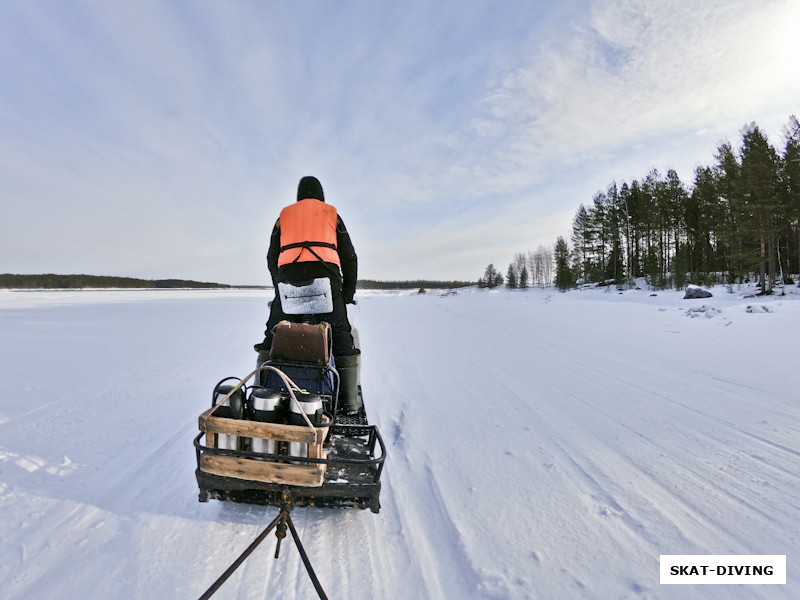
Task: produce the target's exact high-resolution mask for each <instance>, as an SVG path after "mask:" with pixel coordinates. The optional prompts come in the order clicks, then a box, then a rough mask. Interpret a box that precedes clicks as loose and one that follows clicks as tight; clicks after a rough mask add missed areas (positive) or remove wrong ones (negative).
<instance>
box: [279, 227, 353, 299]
mask: <svg viewBox="0 0 800 600" xmlns="http://www.w3.org/2000/svg"><path fill="white" fill-rule="evenodd" d="M336 251H337V252H338V254H339V261H340V262H341V263H342V269H341V273H340V271H339V267H338V265H335V264H333V263H323V262H320V261H311V262H298V263H290V264H288V265H283V266H282V267H280V268H278V255H279V254H280V253H281V220H280V219H278V220H277V221H275V227H273V228H272V235H271V236H270V240H269V252H268V253H267V266H268V267H269V272H270V275H272V285H273V286H274V287H275V289H277V288H278V282H279V281H280V282H287V283H300V282H302V281H308V280H309V279H315V278H317V277H330V279H331V283H332V284H333V285H334V287H338V288H339V289H341V292H342V296H344V301H345V302H347V303H351V302H352V301H353V296H354V295H355V293H356V282H357V280H358V257H357V256H356V251H355V249H354V248H353V242H351V241H350V234H349V233H347V228H346V227H345V226H344V221H342V218H341V217H339V216H338V215H337V217H336Z"/></svg>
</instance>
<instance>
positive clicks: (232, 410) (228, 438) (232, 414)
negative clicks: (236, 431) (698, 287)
mask: <svg viewBox="0 0 800 600" xmlns="http://www.w3.org/2000/svg"><path fill="white" fill-rule="evenodd" d="M225 381H228V380H227V379H223V380H222V381H221V382H219V383H218V384H217V386H216V387H215V388H214V394H213V396H212V400H211V406H216V405H217V404H219V403H220V402H222V399H223V398H225V396H227V395H228V394H229V393H230V391H231V390H232V389H233V388H235V387H236V385H230V384H226V383H225ZM214 415H215V416H217V417H224V418H226V419H242V418H244V389H243V387H240V388H239V389H238V390H236V391H235V392H234V393H233V394H232V395H231V397H230V398H228V399H227V400H225V401H224V402H223V403H222V406H220V407H219V408H218V409H217V410H215V411H214ZM240 441H241V440H240V439H239V436H238V435H228V434H225V433H218V434H217V448H223V449H225V450H239V449H240V448H239V446H240Z"/></svg>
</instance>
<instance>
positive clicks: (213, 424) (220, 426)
mask: <svg viewBox="0 0 800 600" xmlns="http://www.w3.org/2000/svg"><path fill="white" fill-rule="evenodd" d="M209 412H211V409H209V410H207V411H206V412H204V413H203V414H202V415H200V418H199V419H198V425H199V427H200V431H202V432H204V433H206V434H209V433H226V434H228V435H238V436H242V437H254V438H263V439H272V440H277V441H279V442H302V443H304V444H316V443H321V442H322V441H324V440H325V436H326V435H327V434H328V428H327V427H317V428H315V429H314V430H313V431H312V430H311V429H309V428H308V427H306V426H305V425H282V424H278V423H261V422H259V421H245V420H244V419H228V418H225V417H215V416H213V415H211V416H208V413H209ZM207 439H208V438H207Z"/></svg>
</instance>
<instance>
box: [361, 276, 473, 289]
mask: <svg viewBox="0 0 800 600" xmlns="http://www.w3.org/2000/svg"><path fill="white" fill-rule="evenodd" d="M470 285H475V282H474V281H434V280H430V279H415V280H414V281H375V280H374V279H359V280H358V288H359V289H361V290H413V289H421V288H428V289H433V290H441V289H453V288H462V287H468V286H470Z"/></svg>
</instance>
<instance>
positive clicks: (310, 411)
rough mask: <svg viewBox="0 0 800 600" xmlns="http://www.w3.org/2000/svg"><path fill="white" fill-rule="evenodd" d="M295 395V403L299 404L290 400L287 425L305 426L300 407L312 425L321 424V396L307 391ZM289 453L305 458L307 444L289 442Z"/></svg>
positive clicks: (306, 455) (322, 410)
mask: <svg viewBox="0 0 800 600" xmlns="http://www.w3.org/2000/svg"><path fill="white" fill-rule="evenodd" d="M296 396H297V403H298V404H299V405H300V406H299V407H298V406H297V405H296V404H295V403H294V402H290V405H289V425H300V426H302V427H307V424H306V420H305V419H304V418H303V415H302V413H301V412H300V410H301V409H302V411H303V412H304V413H305V414H306V416H307V417H308V420H309V421H311V424H312V425H314V426H315V427H317V426H319V425H322V423H323V415H324V414H325V411H324V409H323V406H322V398H321V397H320V396H319V395H318V394H311V393H309V392H301V393H297V394H296ZM289 455H290V456H299V457H303V458H307V457H308V444H304V443H302V442H290V443H289Z"/></svg>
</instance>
